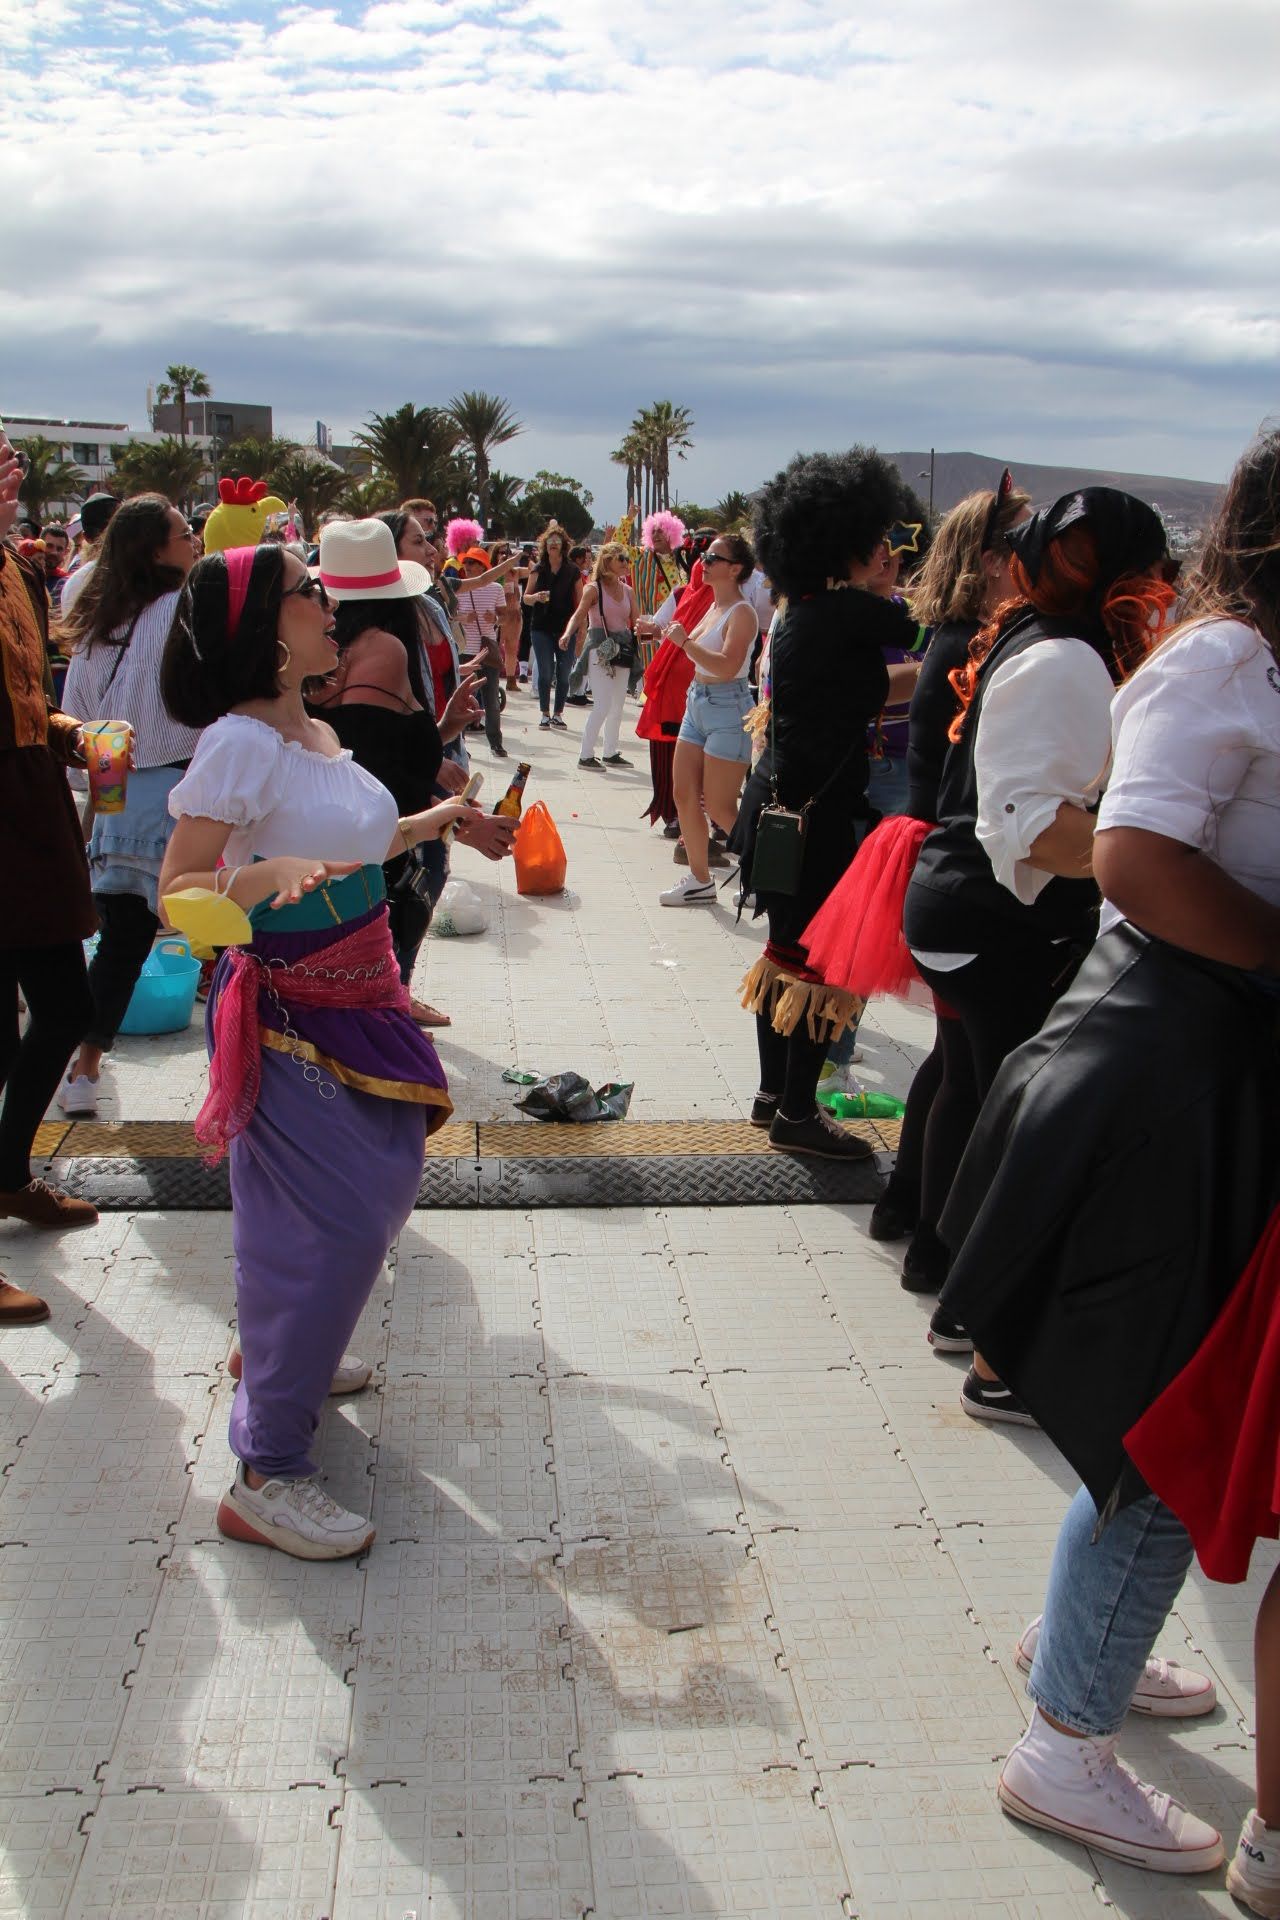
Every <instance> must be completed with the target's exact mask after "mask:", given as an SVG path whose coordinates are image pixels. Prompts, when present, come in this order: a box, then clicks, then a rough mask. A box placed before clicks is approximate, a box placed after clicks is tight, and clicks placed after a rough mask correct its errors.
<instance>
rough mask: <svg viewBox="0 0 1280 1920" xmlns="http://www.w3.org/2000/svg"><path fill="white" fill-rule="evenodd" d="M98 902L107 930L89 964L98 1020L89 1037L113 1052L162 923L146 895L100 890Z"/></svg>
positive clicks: (93, 1022)
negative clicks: (122, 1022)
mask: <svg viewBox="0 0 1280 1920" xmlns="http://www.w3.org/2000/svg"><path fill="white" fill-rule="evenodd" d="M93 904H94V906H95V907H96V908H97V911H98V920H99V922H100V924H101V927H102V932H101V934H100V935H99V937H98V950H97V952H96V953H95V954H94V956H93V959H92V960H91V961H90V963H89V991H90V992H91V993H92V995H93V1018H92V1019H91V1020H90V1022H89V1030H88V1032H87V1033H86V1034H85V1035H84V1038H85V1040H87V1041H88V1043H89V1045H90V1046H91V1047H101V1048H102V1051H103V1052H104V1053H109V1052H110V1050H111V1047H112V1045H113V1043H114V1041H115V1037H116V1035H117V1033H118V1032H119V1031H120V1022H121V1021H122V1020H123V1019H124V1016H125V1014H126V1013H127V1012H128V1011H129V1002H130V1000H132V998H133V990H134V988H135V987H136V986H137V984H138V976H139V974H140V973H141V972H142V968H143V963H144V962H145V960H146V958H147V955H148V954H149V953H150V951H151V948H152V944H153V942H154V940H155V937H156V935H157V934H158V933H159V931H160V922H159V920H158V919H157V918H156V916H155V914H154V913H152V911H151V909H150V907H149V906H148V905H147V903H146V901H145V900H144V899H143V897H142V895H141V894H140V893H95V894H94V896H93Z"/></svg>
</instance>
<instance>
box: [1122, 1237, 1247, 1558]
mask: <svg viewBox="0 0 1280 1920" xmlns="http://www.w3.org/2000/svg"><path fill="white" fill-rule="evenodd" d="M1124 1444H1125V1448H1126V1450H1127V1452H1128V1454H1129V1457H1130V1459H1131V1460H1132V1461H1133V1462H1134V1464H1135V1466H1136V1467H1137V1468H1138V1471H1139V1472H1140V1473H1141V1475H1142V1477H1143V1479H1144V1480H1145V1481H1146V1483H1147V1485H1148V1486H1149V1487H1150V1488H1151V1490H1152V1492H1153V1493H1157V1494H1159V1496H1160V1498H1161V1499H1162V1500H1163V1501H1164V1503H1165V1505H1166V1506H1167V1507H1171V1508H1172V1509H1173V1511H1174V1513H1176V1514H1177V1516H1178V1518H1179V1520H1181V1522H1182V1524H1183V1526H1184V1527H1185V1528H1186V1529H1187V1532H1188V1533H1189V1534H1190V1535H1191V1538H1192V1540H1193V1541H1194V1543H1195V1549H1196V1554H1197V1556H1198V1557H1199V1560H1200V1565H1201V1566H1202V1567H1203V1568H1204V1570H1205V1572H1206V1573H1207V1574H1208V1576H1209V1578H1210V1579H1211V1580H1224V1581H1238V1580H1244V1579H1246V1578H1247V1577H1248V1573H1249V1556H1250V1554H1251V1553H1252V1552H1253V1543H1254V1541H1255V1540H1274V1539H1276V1538H1277V1536H1278V1535H1280V1208H1277V1210H1276V1212H1275V1213H1273V1214H1272V1216H1271V1219H1270V1222H1269V1223H1268V1226H1267V1229H1266V1231H1265V1233H1264V1234H1263V1236H1262V1238H1261V1240H1260V1241H1259V1242H1258V1246H1257V1250H1256V1251H1255V1253H1254V1256H1253V1258H1252V1259H1251V1260H1250V1262H1249V1264H1248V1266H1247V1267H1246V1268H1245V1270H1244V1273H1243V1275H1242V1277H1241V1278H1240V1280H1239V1281H1237V1283H1236V1286H1235V1287H1234V1289H1233V1290H1232V1293H1231V1295H1230V1297H1229V1299H1228V1300H1227V1303H1226V1305H1225V1306H1224V1307H1223V1309H1222V1311H1221V1313H1220V1314H1219V1315H1218V1317H1217V1319H1216V1320H1215V1321H1214V1323H1213V1326H1212V1327H1211V1328H1210V1329H1209V1332H1208V1334H1207V1335H1206V1337H1205V1339H1204V1341H1203V1342H1202V1344H1201V1346H1200V1348H1199V1351H1198V1352H1197V1353H1196V1354H1195V1356H1194V1358H1193V1359H1191V1360H1189V1361H1188V1362H1187V1365H1186V1366H1185V1367H1184V1368H1183V1369H1182V1372H1181V1373H1180V1374H1178V1375H1177V1376H1176V1378H1175V1379H1174V1380H1172V1381H1171V1382H1170V1384H1169V1385H1168V1386H1167V1387H1166V1388H1165V1390H1164V1392H1163V1393H1162V1394H1161V1395H1160V1398H1159V1399H1158V1400H1157V1401H1155V1402H1154V1404H1153V1405H1152V1406H1150V1407H1149V1408H1148V1409H1147V1411H1146V1413H1144V1414H1143V1416H1142V1418H1141V1420H1139V1421H1138V1423H1137V1425H1136V1426H1134V1427H1131V1428H1130V1430H1129V1432H1128V1433H1127V1434H1126V1435H1125V1437H1124Z"/></svg>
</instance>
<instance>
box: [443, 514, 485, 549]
mask: <svg viewBox="0 0 1280 1920" xmlns="http://www.w3.org/2000/svg"><path fill="white" fill-rule="evenodd" d="M444 537H445V540H446V541H447V543H448V547H449V551H450V553H452V554H454V555H455V556H456V555H457V554H459V553H461V552H462V551H463V549H464V548H465V547H474V546H476V545H478V544H479V542H480V541H481V540H483V539H484V528H483V527H482V526H481V525H480V522H479V521H478V520H450V522H449V524H448V526H447V527H446V528H445V530H444Z"/></svg>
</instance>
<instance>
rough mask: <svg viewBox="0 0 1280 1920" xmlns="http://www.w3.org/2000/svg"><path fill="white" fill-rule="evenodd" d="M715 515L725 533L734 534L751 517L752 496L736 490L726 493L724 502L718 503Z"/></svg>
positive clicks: (718, 524)
mask: <svg viewBox="0 0 1280 1920" xmlns="http://www.w3.org/2000/svg"><path fill="white" fill-rule="evenodd" d="M713 513H714V515H715V522H716V525H717V526H718V527H720V528H722V529H723V531H724V532H725V533H732V532H733V531H734V529H735V528H737V527H739V526H741V524H742V522H743V521H744V520H746V519H747V518H748V517H749V516H750V513H751V499H750V496H749V495H748V494H745V493H739V492H737V491H736V490H734V491H732V492H730V493H726V494H725V496H724V499H723V500H718V501H717V502H716V505H715V507H714V508H713Z"/></svg>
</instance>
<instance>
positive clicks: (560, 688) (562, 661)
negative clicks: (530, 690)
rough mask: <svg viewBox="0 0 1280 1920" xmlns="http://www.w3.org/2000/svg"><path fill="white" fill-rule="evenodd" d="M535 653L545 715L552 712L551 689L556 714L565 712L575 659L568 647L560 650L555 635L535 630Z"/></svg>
mask: <svg viewBox="0 0 1280 1920" xmlns="http://www.w3.org/2000/svg"><path fill="white" fill-rule="evenodd" d="M532 639H533V652H534V658H535V659H536V660H537V662H538V705H539V706H540V707H541V708H542V711H543V712H544V713H549V712H550V710H551V689H552V687H554V688H555V694H556V712H557V713H563V712H564V703H565V701H566V699H567V698H568V695H569V675H570V673H571V672H572V671H573V657H572V655H571V654H570V652H569V649H568V648H567V647H566V648H565V649H564V650H563V652H562V651H561V649H560V645H559V638H558V636H557V635H556V634H554V633H540V632H539V630H538V628H537V627H535V628H534V630H533V635H532Z"/></svg>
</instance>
